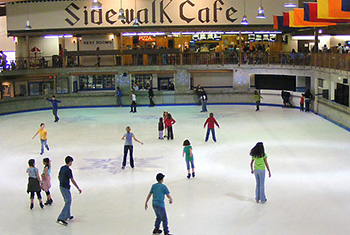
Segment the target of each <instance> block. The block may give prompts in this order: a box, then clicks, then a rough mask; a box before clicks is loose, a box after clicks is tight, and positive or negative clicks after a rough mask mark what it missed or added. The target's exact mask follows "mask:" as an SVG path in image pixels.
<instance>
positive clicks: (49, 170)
mask: <svg viewBox="0 0 350 235" xmlns="http://www.w3.org/2000/svg"><path fill="white" fill-rule="evenodd" d="M45 168H47V175H50V174H51V167H48V166H45V167H44V168H43V173H42V175H45Z"/></svg>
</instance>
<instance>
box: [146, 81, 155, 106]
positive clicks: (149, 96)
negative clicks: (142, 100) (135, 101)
mask: <svg viewBox="0 0 350 235" xmlns="http://www.w3.org/2000/svg"><path fill="white" fill-rule="evenodd" d="M153 97H154V94H153V88H152V86H151V85H150V86H149V88H148V98H149V107H154V106H155V104H154V102H153Z"/></svg>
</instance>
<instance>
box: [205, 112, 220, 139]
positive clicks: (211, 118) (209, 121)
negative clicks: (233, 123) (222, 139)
mask: <svg viewBox="0 0 350 235" xmlns="http://www.w3.org/2000/svg"><path fill="white" fill-rule="evenodd" d="M207 124H208V129H207V135H206V136H205V142H207V141H208V139H209V133H210V132H211V134H212V137H213V140H214V142H216V137H215V129H214V127H215V125H216V126H217V127H218V128H220V126H219V124H218V122H217V121H216V120H215V118H214V114H213V113H210V114H209V117H208V118H207V120H206V121H205V123H204V128H205V126H206V125H207ZM214 124H215V125H214Z"/></svg>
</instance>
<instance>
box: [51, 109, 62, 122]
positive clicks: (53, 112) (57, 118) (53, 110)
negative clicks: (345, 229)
mask: <svg viewBox="0 0 350 235" xmlns="http://www.w3.org/2000/svg"><path fill="white" fill-rule="evenodd" d="M52 114H53V115H54V116H55V122H57V121H58V120H60V118H59V117H58V115H57V109H55V108H53V109H52Z"/></svg>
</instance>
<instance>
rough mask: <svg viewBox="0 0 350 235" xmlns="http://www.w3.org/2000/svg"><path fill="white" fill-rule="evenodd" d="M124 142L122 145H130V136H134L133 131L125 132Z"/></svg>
mask: <svg viewBox="0 0 350 235" xmlns="http://www.w3.org/2000/svg"><path fill="white" fill-rule="evenodd" d="M124 136H125V144H124V145H132V137H133V136H134V133H131V132H129V133H125V135H124Z"/></svg>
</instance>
